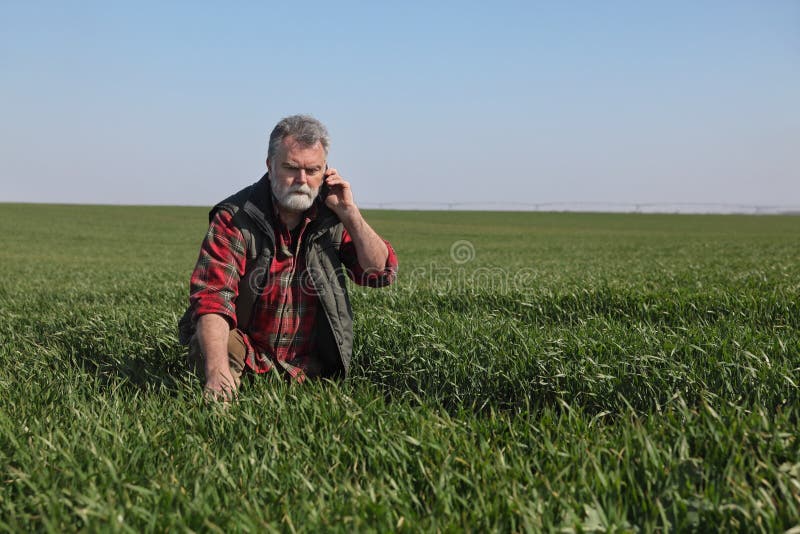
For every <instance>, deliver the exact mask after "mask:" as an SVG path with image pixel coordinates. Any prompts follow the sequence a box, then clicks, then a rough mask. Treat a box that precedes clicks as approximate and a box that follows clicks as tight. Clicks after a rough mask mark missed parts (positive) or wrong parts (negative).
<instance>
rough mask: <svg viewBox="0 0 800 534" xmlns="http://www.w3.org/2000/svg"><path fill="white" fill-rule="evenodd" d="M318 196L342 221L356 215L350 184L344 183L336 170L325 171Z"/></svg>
mask: <svg viewBox="0 0 800 534" xmlns="http://www.w3.org/2000/svg"><path fill="white" fill-rule="evenodd" d="M319 191H320V195H321V196H322V197H323V199H324V200H325V205H326V206H328V207H329V208H330V209H331V210H333V212H334V213H335V214H336V215H337V216H338V217H339V219H342V220H343V221H344V219H345V218H347V217H349V216H353V215H355V214H357V213H358V209H357V208H356V204H355V201H354V200H353V192H352V191H351V190H350V183H349V182H346V181H345V180H344V179H343V178H342V177H341V176H339V172H338V171H337V170H336V169H333V168H330V169H325V174H324V175H323V177H322V185H321V186H320V189H319Z"/></svg>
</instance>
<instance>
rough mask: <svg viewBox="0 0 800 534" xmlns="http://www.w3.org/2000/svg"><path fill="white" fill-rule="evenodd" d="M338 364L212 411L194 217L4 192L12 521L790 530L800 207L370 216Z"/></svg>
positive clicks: (794, 522) (795, 482) (796, 497)
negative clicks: (375, 235) (377, 258)
mask: <svg viewBox="0 0 800 534" xmlns="http://www.w3.org/2000/svg"><path fill="white" fill-rule="evenodd" d="M366 216H367V219H368V221H370V222H371V223H372V225H373V226H374V227H375V228H376V230H377V231H378V232H379V233H381V234H382V235H383V236H384V237H386V238H387V239H389V240H390V241H391V242H392V243H393V245H394V246H395V249H396V250H397V253H398V255H399V258H400V273H399V276H398V280H397V283H396V285H395V286H393V287H391V288H386V289H382V290H369V289H363V288H357V287H355V288H353V291H352V293H351V295H352V300H353V307H354V309H355V314H356V324H355V330H356V332H355V334H356V343H355V354H354V363H353V371H352V376H351V377H350V378H348V380H346V381H344V382H341V383H333V382H317V383H311V384H305V385H301V386H298V385H290V384H286V383H283V382H281V381H280V379H278V378H276V377H273V376H267V377H260V378H259V379H258V380H256V381H255V382H254V383H253V384H252V385H249V386H247V387H245V388H244V389H243V390H242V392H241V395H240V397H239V400H238V401H237V402H235V403H233V404H231V405H230V406H228V407H227V408H226V407H224V406H220V405H206V404H205V403H204V402H203V400H202V396H201V384H200V383H199V381H198V380H197V379H196V378H194V377H193V376H191V375H190V374H188V372H187V371H186V370H185V367H184V350H183V348H182V347H181V346H180V345H179V344H178V342H177V340H176V327H175V323H176V321H177V319H178V317H179V316H180V314H181V313H182V312H183V310H184V308H185V306H186V302H187V291H188V279H189V275H190V273H191V270H192V268H193V266H194V262H195V260H196V258H197V253H198V248H199V245H200V242H201V239H202V238H203V236H204V234H205V229H206V224H207V218H206V209H204V208H189V207H180V208H172V207H104V206H56V205H50V206H45V205H24V204H1V205H0V269H1V270H2V271H1V272H2V277H1V278H0V361H2V366H1V367H0V475H2V479H1V480H2V482H1V486H0V529H2V530H3V531H9V532H19V531H28V530H45V531H52V532H63V531H77V530H80V531H109V530H111V531H130V532H180V531H203V532H231V531H244V532H248V531H249V532H263V531H271V530H275V531H306V532H315V531H319V530H325V531H331V530H333V531H342V532H351V531H377V532H384V531H395V530H396V531H419V530H423V531H443V532H456V531H462V530H464V529H466V530H473V531H503V532H517V531H520V532H523V531H533V532H538V531H558V532H594V531H616V532H636V531H640V532H667V531H708V530H709V529H711V530H724V531H746V532H759V531H762V532H784V531H787V530H789V531H791V532H795V533H796V532H800V440H799V439H798V434H799V433H800V431H799V430H798V429H799V428H800V424H798V423H799V421H798V420H799V417H798V415H799V414H800V404H799V401H800V395H798V386H799V385H800V328H799V327H800V304H799V303H798V301H799V300H800V217H791V216H733V215H724V216H723V215H642V214H566V213H499V212H498V213H478V212H455V211H453V212H408V211H407V212H400V211H370V212H367V213H366Z"/></svg>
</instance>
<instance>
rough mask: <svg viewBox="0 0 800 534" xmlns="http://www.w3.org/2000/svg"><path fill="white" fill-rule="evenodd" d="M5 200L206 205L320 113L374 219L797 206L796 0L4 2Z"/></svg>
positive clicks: (259, 168)
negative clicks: (433, 205)
mask: <svg viewBox="0 0 800 534" xmlns="http://www.w3.org/2000/svg"><path fill="white" fill-rule="evenodd" d="M0 72H1V73H2V74H0V76H1V77H2V78H1V81H2V83H0V109H2V115H1V116H2V119H1V120H0V201H42V202H81V203H125V204H151V203H153V204H196V205H209V204H212V203H214V202H215V201H217V200H219V199H221V198H222V197H224V196H227V194H229V193H231V192H233V191H235V190H237V189H239V188H240V187H241V186H243V185H246V184H249V183H251V182H253V181H255V180H256V179H257V178H259V177H260V176H261V174H262V173H263V170H264V158H265V153H266V140H267V137H268V135H269V132H270V130H271V129H272V127H273V126H274V124H275V122H277V121H278V120H279V119H280V118H281V117H283V116H286V115H290V114H294V113H310V114H312V115H314V116H316V117H317V118H319V119H320V120H322V121H323V122H325V123H326V124H327V126H328V128H329V130H330V133H331V136H332V141H333V144H332V149H331V153H330V158H329V161H330V164H331V165H333V166H335V167H337V168H338V169H339V171H340V173H341V174H342V175H343V176H344V177H345V178H346V179H349V180H350V181H351V183H352V184H353V190H354V193H355V197H356V200H357V201H359V202H361V203H364V204H368V203H377V202H397V201H440V202H464V201H473V202H474V201H515V202H554V201H591V202H724V203H747V204H768V205H772V204H779V205H794V206H797V205H800V1H798V0H789V1H780V0H758V1H751V2H745V1H736V0H725V1H722V0H720V1H714V0H708V1H677V0H676V1H669V2H643V1H629V2H626V1H614V0H609V1H603V2H600V1H584V2H579V1H569V2H562V1H555V0H554V1H552V2H546V3H545V2H525V1H521V2H508V1H497V2H464V1H454V2H446V1H444V2H408V1H406V2H391V3H390V2H367V1H363V2H341V1H337V2H330V1H327V2H319V3H316V2H311V1H306V2H280V3H278V2H252V3H247V2H215V3H210V2H209V3H203V2H171V1H162V2H126V3H122V2H109V1H98V2H90V1H81V2H61V1H59V2H36V1H19V2H15V1H8V0H3V1H1V2H0Z"/></svg>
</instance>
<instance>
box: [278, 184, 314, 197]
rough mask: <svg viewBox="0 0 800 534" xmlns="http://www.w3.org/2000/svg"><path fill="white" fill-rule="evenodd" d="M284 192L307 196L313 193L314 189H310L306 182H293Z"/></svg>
mask: <svg viewBox="0 0 800 534" xmlns="http://www.w3.org/2000/svg"><path fill="white" fill-rule="evenodd" d="M285 193H286V194H287V195H293V194H297V193H301V194H304V195H307V196H312V195H313V194H314V189H312V188H311V186H309V185H308V184H294V185H291V186H289V188H288V189H287V190H286V191H285Z"/></svg>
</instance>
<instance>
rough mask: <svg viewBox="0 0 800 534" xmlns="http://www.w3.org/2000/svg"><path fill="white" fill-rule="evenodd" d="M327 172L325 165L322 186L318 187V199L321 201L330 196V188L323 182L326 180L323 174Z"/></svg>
mask: <svg viewBox="0 0 800 534" xmlns="http://www.w3.org/2000/svg"><path fill="white" fill-rule="evenodd" d="M327 170H328V166H327V165H325V171H323V173H322V185H321V186H319V197H320V198H321V199H322V200H325V198H326V197H327V196H328V195H330V194H331V187H330V186H329V185H328V183H327V182H326V181H325V179H326V178H327V176H325V172H327Z"/></svg>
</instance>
